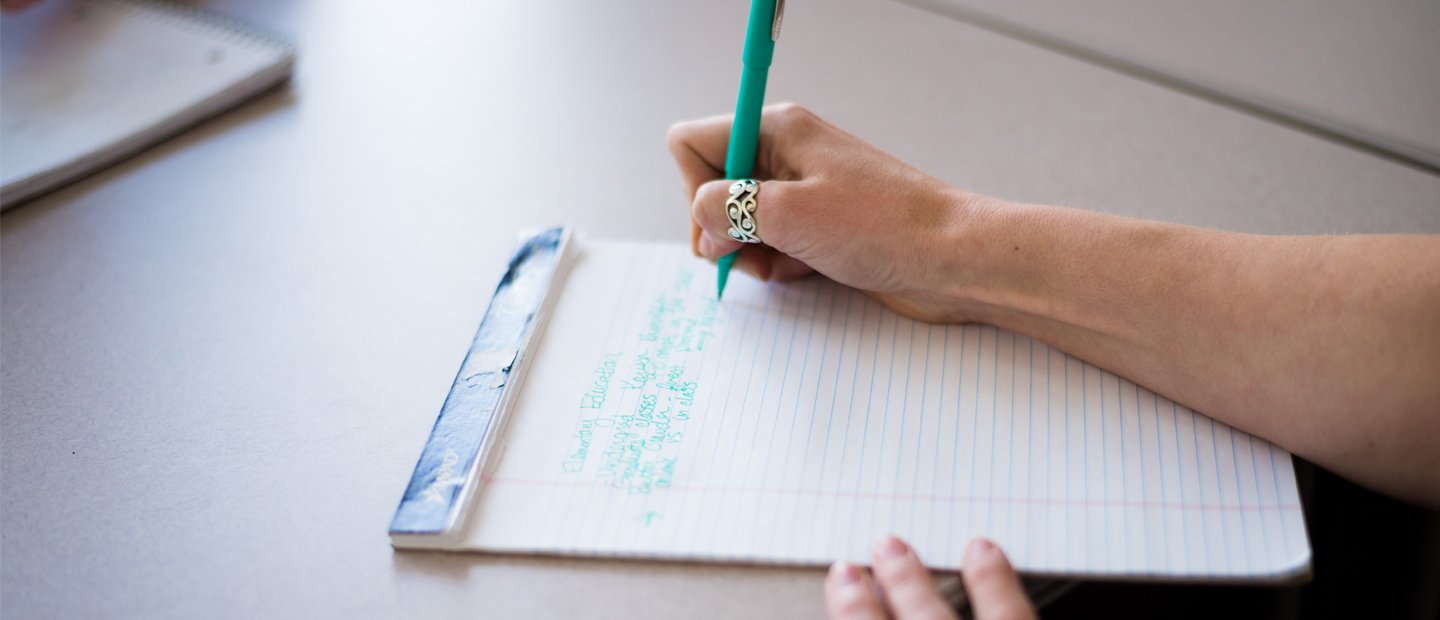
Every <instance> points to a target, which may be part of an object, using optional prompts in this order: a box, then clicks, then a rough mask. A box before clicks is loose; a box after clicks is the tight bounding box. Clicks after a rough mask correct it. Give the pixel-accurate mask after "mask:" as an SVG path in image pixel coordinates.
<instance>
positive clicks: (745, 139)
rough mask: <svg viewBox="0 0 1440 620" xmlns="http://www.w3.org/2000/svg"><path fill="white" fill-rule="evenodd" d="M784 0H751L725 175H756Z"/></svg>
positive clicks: (723, 272) (725, 267) (730, 258)
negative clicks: (762, 113)
mask: <svg viewBox="0 0 1440 620" xmlns="http://www.w3.org/2000/svg"><path fill="white" fill-rule="evenodd" d="M784 12H785V0H752V1H751V2H750V22H749V24H748V25H747V26H746V27H745V51H744V53H743V54H742V55H741V62H742V63H743V66H744V68H743V69H742V71H741V72H740V97H739V99H738V100H737V101H736V102H735V123H734V124H733V125H731V127H730V146H729V147H728V148H727V149H726V150H725V178H727V179H732V180H733V179H748V178H751V177H753V176H754V175H755V147H756V143H758V142H759V141H760V110H761V108H763V107H764V106H765V81H766V79H767V78H768V77H769V74H770V59H771V58H773V57H774V56H775V41H776V40H778V39H779V38H780V19H781V17H782V16H783V15H784ZM736 254H739V252H738V251H736V252H731V253H729V254H726V255H725V256H721V257H720V260H718V261H716V263H715V266H716V268H717V271H716V275H717V280H716V292H715V297H716V299H719V298H721V297H723V296H724V295H725V282H726V281H727V280H729V279H730V268H731V267H733V266H734V265H735V255H736Z"/></svg>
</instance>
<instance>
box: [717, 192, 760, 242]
mask: <svg viewBox="0 0 1440 620" xmlns="http://www.w3.org/2000/svg"><path fill="white" fill-rule="evenodd" d="M759 193H760V182H759V181H756V180H755V179H740V180H738V181H736V182H735V183H733V184H731V185H730V198H729V200H726V201H725V217H727V218H729V219H730V230H729V231H727V232H729V233H730V238H731V239H734V240H736V241H739V242H741V243H760V230H759V227H758V224H757V223H756V221H755V207H756V206H757V205H756V202H755V196H756V194H759Z"/></svg>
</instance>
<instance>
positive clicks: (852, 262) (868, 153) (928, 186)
mask: <svg viewBox="0 0 1440 620" xmlns="http://www.w3.org/2000/svg"><path fill="white" fill-rule="evenodd" d="M730 125H731V117H730V116H716V117H712V118H707V119H702V120H697V121H689V122H684V123H679V124H677V125H675V126H674V127H672V128H671V129H670V135H669V139H668V142H669V145H670V151H671V154H672V155H674V157H675V160H676V163H677V164H678V165H679V167H680V173H681V176H682V177H683V179H684V183H685V193H686V197H687V198H688V199H690V201H691V218H692V220H693V222H694V226H693V229H692V237H691V241H692V249H693V250H694V252H695V253H696V254H697V255H699V256H703V257H705V258H708V259H711V260H714V259H716V258H718V257H720V256H724V255H726V254H729V253H731V252H734V251H736V250H739V251H740V255H739V257H738V258H737V259H736V263H735V264H736V267H738V268H740V269H741V270H743V271H745V272H747V273H749V274H751V275H753V276H755V277H757V278H760V279H762V280H770V279H776V280H788V279H793V278H798V277H801V276H804V275H807V274H809V273H811V272H812V271H818V272H820V273H822V274H824V275H825V276H828V277H830V278H831V279H833V280H836V281H838V282H840V283H842V284H847V285H849V286H852V287H855V288H858V289H860V290H863V291H866V292H867V293H869V294H870V295H872V296H873V297H875V298H876V299H878V300H879V301H881V302H882V303H885V304H886V305H888V306H890V307H891V308H892V309H894V310H896V311H897V312H900V313H902V314H905V315H908V316H911V317H914V318H919V319H921V320H929V321H966V320H969V318H970V317H968V316H966V315H965V305H964V303H963V302H964V300H957V299H955V298H954V296H953V295H950V294H948V293H947V292H948V291H952V290H954V288H955V284H956V283H957V282H960V281H961V280H962V279H961V278H957V277H956V275H955V274H954V273H953V271H954V270H955V268H956V267H963V266H960V265H956V264H955V263H957V262H958V261H952V260H944V259H942V258H941V257H942V256H949V254H944V255H942V254H941V253H939V252H937V251H936V248H944V247H947V246H954V245H956V244H957V241H956V239H957V238H958V235H957V234H956V233H957V229H958V228H959V227H960V224H961V223H963V221H964V220H965V219H966V218H967V217H968V216H969V215H970V212H971V210H972V209H971V207H970V206H969V205H970V203H971V202H973V201H975V200H979V198H978V197H977V196H974V195H971V194H968V193H966V192H963V191H960V190H957V189H955V188H953V187H950V186H949V185H946V184H945V183H943V182H941V181H939V180H938V179H935V178H933V177H930V176H928V175H926V174H924V173H922V172H920V171H919V170H916V169H915V168H913V167H911V166H909V165H908V164H906V163H904V162H902V161H900V160H899V159H896V158H894V157H892V156H890V155H889V154H886V153H885V152H883V151H881V150H880V149H877V148H875V147H874V146H871V145H870V144H868V143H866V142H865V141H863V140H861V139H859V138H857V137H855V136H853V135H851V134H849V133H846V132H845V131H844V130H842V129H840V128H838V127H836V126H834V125H832V124H830V123H828V122H826V121H824V120H822V119H821V118H820V117H818V116H816V115H814V114H813V113H811V112H809V111H808V110H806V109H804V108H802V107H800V106H797V105H794V104H780V105H773V106H769V107H767V108H765V111H764V115H763V117H762V120H761V123H760V142H759V148H758V150H757V154H756V167H755V174H756V177H757V178H758V179H760V180H761V187H760V194H759V196H758V203H759V208H758V210H757V211H756V215H755V218H756V221H757V222H758V223H759V234H760V237H761V239H762V240H763V241H764V245H763V246H756V245H745V246H744V247H741V246H742V244H740V243H738V242H736V241H734V240H732V239H730V238H729V236H728V235H727V234H726V229H728V228H729V221H728V219H727V218H726V216H725V200H726V198H727V197H728V196H729V186H730V183H729V182H727V181H725V180H723V179H722V177H723V176H724V173H723V170H724V167H725V150H726V147H727V145H728V142H729V137H730Z"/></svg>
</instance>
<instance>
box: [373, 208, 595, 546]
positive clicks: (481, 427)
mask: <svg viewBox="0 0 1440 620" xmlns="http://www.w3.org/2000/svg"><path fill="white" fill-rule="evenodd" d="M569 239H570V233H569V231H568V230H567V229H564V228H551V229H547V230H544V231H542V232H539V233H536V234H534V235H532V236H530V237H529V238H527V239H525V240H524V241H522V242H521V243H520V246H519V247H518V248H517V249H516V250H515V254H514V255H513V256H511V257H510V266H509V268H508V269H507V270H506V271H505V277H504V278H502V279H501V280H500V284H499V286H497V287H495V295H494V297H492V298H491V300H490V308H489V309H488V310H486V311H485V318H484V319H483V320H481V322H480V329H479V331H477V332H476V334H475V339H474V341H472V342H471V344H470V350H469V351H468V352H467V353H466V354H465V361H464V362H463V363H462V364H461V365H460V372H459V373H458V374H456V376H455V382H454V383H453V384H451V386H450V394H449V395H448V396H446V397H445V404H444V405H443V406H442V407H441V408H440V416H439V417H438V418H437V419H436V420H435V427H434V428H433V429H431V431H430V439H429V440H427V441H426V442H425V449H424V450H423V451H422V452H421V453H420V461H419V462H418V463H416V464H415V473H414V474H413V475H412V476H411V477H410V484H409V486H408V487H406V489H405V497H404V498H402V499H401V500H400V507H399V508H397V509H396V510H395V518H394V519H393V520H391V521H390V535H391V536H411V535H414V536H425V535H441V534H447V533H451V532H452V531H453V530H455V529H457V528H458V526H460V525H462V523H461V517H462V516H463V513H464V510H465V505H466V503H467V501H468V499H469V498H470V497H471V496H472V495H473V494H474V491H475V486H476V485H477V484H479V478H480V476H479V473H480V471H481V470H483V469H484V467H485V466H486V461H487V457H488V456H489V455H490V453H491V452H493V451H494V447H495V446H496V445H497V444H498V443H499V441H500V439H501V438H500V435H501V433H503V431H504V419H505V409H506V406H507V403H508V402H509V401H510V400H512V399H513V398H514V394H513V392H514V391H515V389H517V388H516V385H517V384H518V380H519V377H520V373H521V372H522V371H523V362H524V360H525V357H526V350H527V349H529V348H530V346H531V341H532V339H533V338H532V337H533V336H534V335H535V333H536V331H537V330H539V329H542V328H543V325H540V323H543V321H544V318H545V317H544V316H543V313H544V310H545V308H546V300H547V297H548V296H549V295H550V293H551V288H552V285H554V284H556V279H557V278H556V276H557V274H559V273H560V272H561V270H562V269H563V268H564V267H565V265H564V257H565V255H566V246H567V244H568V241H569ZM556 292H557V293H558V291H556Z"/></svg>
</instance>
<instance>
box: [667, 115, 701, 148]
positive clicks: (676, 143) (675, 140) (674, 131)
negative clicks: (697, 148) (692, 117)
mask: <svg viewBox="0 0 1440 620" xmlns="http://www.w3.org/2000/svg"><path fill="white" fill-rule="evenodd" d="M693 127H694V121H680V122H678V123H675V124H673V125H671V126H670V128H669V129H666V130H665V144H666V145H667V146H669V147H670V148H671V149H672V150H673V149H676V148H679V147H681V146H684V145H685V138H686V137H688V136H689V135H690V134H691V133H693V132H694V131H693Z"/></svg>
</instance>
